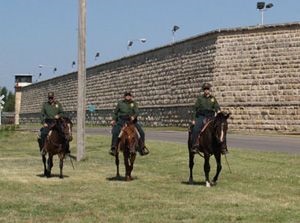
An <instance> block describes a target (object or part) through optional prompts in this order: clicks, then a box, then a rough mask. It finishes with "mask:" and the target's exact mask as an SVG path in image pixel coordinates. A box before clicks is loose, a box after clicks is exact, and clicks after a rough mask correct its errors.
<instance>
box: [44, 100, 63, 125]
mask: <svg viewBox="0 0 300 223" xmlns="http://www.w3.org/2000/svg"><path fill="white" fill-rule="evenodd" d="M41 114H42V115H41V121H42V123H44V122H45V120H46V119H54V118H55V116H56V115H62V114H63V108H62V106H61V104H60V103H59V102H58V101H54V102H53V104H50V103H49V102H45V103H43V107H42V111H41Z"/></svg>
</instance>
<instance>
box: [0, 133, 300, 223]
mask: <svg viewBox="0 0 300 223" xmlns="http://www.w3.org/2000/svg"><path fill="white" fill-rule="evenodd" d="M0 140H1V144H0V197H1V201H0V222H155V223H156V222H157V223H158V222H159V223H160V222H168V223H169V222H195V223H199V222H205V223H209V222H212V223H215V222H243V223H244V222H251V223H252V222H272V223H273V222H275V223H276V222H288V223H293V222H295V223H296V222H299V219H300V169H299V167H300V161H299V155H288V154H283V153H266V152H252V151H244V150H240V149H237V148H235V149H231V150H230V154H229V155H228V160H229V163H230V165H231V169H232V171H233V173H232V174H230V173H229V171H228V168H227V166H226V164H225V162H223V171H222V173H221V175H220V178H219V182H218V185H217V186H215V187H212V188H206V187H204V186H203V184H202V182H203V180H204V174H203V168H202V166H203V160H202V158H200V157H197V158H196V165H195V167H194V179H195V182H196V183H195V185H188V184H187V183H186V182H187V180H188V159H187V149H186V146H185V145H181V144H175V143H162V142H155V141H150V142H148V146H149V147H150V149H151V154H150V155H149V156H146V157H140V156H138V157H137V160H136V163H135V167H134V170H133V177H134V180H133V181H131V182H124V181H118V180H114V176H115V172H116V169H115V165H114V159H113V157H111V156H109V155H108V152H107V151H108V148H109V143H110V138H107V137H100V136H93V137H88V138H87V148H86V158H85V160H84V161H81V162H75V163H74V165H75V170H73V169H72V165H71V163H70V161H69V160H67V161H66V162H65V166H64V175H65V178H64V179H62V180H61V179H59V178H58V173H59V168H58V162H57V159H55V160H54V168H53V171H52V173H53V174H54V177H52V178H49V179H47V178H44V177H40V174H41V173H42V162H41V158H40V156H39V152H38V148H37V144H36V135H35V134H34V133H28V132H5V133H2V134H0ZM74 148H75V146H74V144H73V145H72V148H71V150H72V151H73V153H76V152H75V149H74ZM121 158H122V156H121ZM211 164H212V173H211V176H213V174H214V172H215V162H214V160H212V162H211ZM120 167H121V173H122V174H123V173H124V165H123V162H121V166H120Z"/></svg>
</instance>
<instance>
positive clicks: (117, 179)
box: [106, 176, 138, 182]
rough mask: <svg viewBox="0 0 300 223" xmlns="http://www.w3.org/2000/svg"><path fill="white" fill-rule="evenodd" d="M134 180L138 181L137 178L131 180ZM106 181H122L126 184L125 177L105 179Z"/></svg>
mask: <svg viewBox="0 0 300 223" xmlns="http://www.w3.org/2000/svg"><path fill="white" fill-rule="evenodd" d="M136 179H138V178H137V177H132V180H136ZM106 180H108V181H124V182H128V181H126V180H125V176H114V177H107V178H106ZM132 180H131V181H132Z"/></svg>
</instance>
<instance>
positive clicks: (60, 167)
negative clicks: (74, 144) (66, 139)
mask: <svg viewBox="0 0 300 223" xmlns="http://www.w3.org/2000/svg"><path fill="white" fill-rule="evenodd" d="M63 167H64V155H59V170H60V173H59V178H61V179H62V178H64V175H63Z"/></svg>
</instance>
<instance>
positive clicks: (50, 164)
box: [46, 154, 53, 177]
mask: <svg viewBox="0 0 300 223" xmlns="http://www.w3.org/2000/svg"><path fill="white" fill-rule="evenodd" d="M52 166H53V155H50V154H48V160H47V175H46V176H47V177H50V176H51V169H52Z"/></svg>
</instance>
